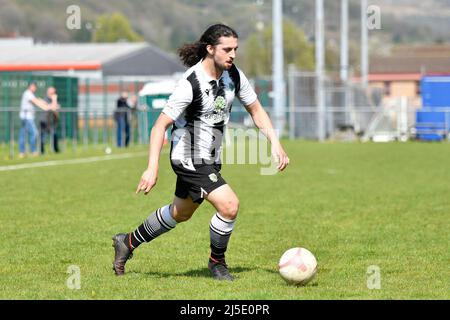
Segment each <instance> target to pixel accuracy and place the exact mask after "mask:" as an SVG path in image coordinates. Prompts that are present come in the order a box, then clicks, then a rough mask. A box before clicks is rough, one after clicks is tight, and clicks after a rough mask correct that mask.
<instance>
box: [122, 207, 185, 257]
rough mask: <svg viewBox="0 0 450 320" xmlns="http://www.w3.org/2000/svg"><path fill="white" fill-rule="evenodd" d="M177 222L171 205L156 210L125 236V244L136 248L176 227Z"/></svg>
mask: <svg viewBox="0 0 450 320" xmlns="http://www.w3.org/2000/svg"><path fill="white" fill-rule="evenodd" d="M176 224H177V222H176V221H175V220H174V219H173V217H172V215H171V214H170V205H166V206H164V207H162V208H159V209H158V210H156V211H154V212H153V213H152V214H151V215H150V216H149V217H148V218H147V219H146V220H145V221H144V222H143V223H142V224H141V225H140V226H139V227H138V228H137V229H136V230H134V231H133V232H131V233H129V234H128V236H127V237H125V244H126V245H127V247H128V248H129V249H130V250H134V249H136V248H137V247H138V246H139V245H141V244H142V243H144V242H150V241H152V240H153V239H155V238H156V237H158V236H160V235H162V234H163V233H166V232H168V231H170V230H172V229H173V228H175V226H176Z"/></svg>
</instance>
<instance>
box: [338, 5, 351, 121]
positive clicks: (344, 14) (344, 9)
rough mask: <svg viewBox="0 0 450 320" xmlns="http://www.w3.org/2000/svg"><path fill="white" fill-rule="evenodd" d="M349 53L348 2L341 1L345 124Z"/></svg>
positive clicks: (347, 102) (342, 81)
mask: <svg viewBox="0 0 450 320" xmlns="http://www.w3.org/2000/svg"><path fill="white" fill-rule="evenodd" d="M348 57H349V52H348V0H341V70H340V71H341V72H340V77H341V83H342V87H343V104H344V108H345V124H346V125H348V124H349V123H350V119H349V107H350V106H349V92H348V90H349V83H348V78H349V58H348Z"/></svg>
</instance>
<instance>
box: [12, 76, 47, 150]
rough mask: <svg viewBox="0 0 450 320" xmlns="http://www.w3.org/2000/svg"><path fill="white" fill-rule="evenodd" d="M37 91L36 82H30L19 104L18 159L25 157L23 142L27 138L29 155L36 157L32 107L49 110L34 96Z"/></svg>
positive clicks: (44, 103)
mask: <svg viewBox="0 0 450 320" xmlns="http://www.w3.org/2000/svg"><path fill="white" fill-rule="evenodd" d="M36 90H37V84H36V82H34V81H33V82H30V84H29V85H28V88H27V90H25V91H24V93H23V94H22V100H21V102H20V114H19V117H20V120H21V128H20V132H19V157H20V158H24V157H25V140H26V136H28V143H29V147H30V151H31V154H32V155H33V156H37V155H38V153H37V151H36V142H37V141H36V140H37V133H38V132H37V128H36V124H35V123H34V116H35V110H34V106H37V107H39V108H41V109H42V110H44V111H47V110H49V109H50V108H51V106H49V105H48V104H47V103H46V102H45V101H44V100H42V99H40V98H37V97H36V96H35V95H34V94H35V92H36Z"/></svg>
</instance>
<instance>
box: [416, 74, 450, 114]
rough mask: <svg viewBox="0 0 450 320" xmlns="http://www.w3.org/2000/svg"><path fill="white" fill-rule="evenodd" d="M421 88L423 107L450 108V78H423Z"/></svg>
mask: <svg viewBox="0 0 450 320" xmlns="http://www.w3.org/2000/svg"><path fill="white" fill-rule="evenodd" d="M420 87H421V94H422V106H423V107H427V108H442V107H450V76H426V77H423V78H422V80H421V83H420Z"/></svg>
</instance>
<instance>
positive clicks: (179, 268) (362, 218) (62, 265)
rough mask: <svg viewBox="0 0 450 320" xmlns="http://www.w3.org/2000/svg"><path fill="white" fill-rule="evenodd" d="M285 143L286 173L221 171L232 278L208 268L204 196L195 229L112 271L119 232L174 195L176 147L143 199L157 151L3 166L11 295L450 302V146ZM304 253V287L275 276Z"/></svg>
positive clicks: (0, 284) (4, 256)
mask: <svg viewBox="0 0 450 320" xmlns="http://www.w3.org/2000/svg"><path fill="white" fill-rule="evenodd" d="M285 146H286V149H287V151H288V153H289V156H290V159H291V165H290V167H289V168H288V169H287V170H286V171H285V172H283V173H281V174H278V175H275V176H261V175H260V174H259V170H260V166H258V165H248V166H243V165H225V166H224V168H223V171H222V173H223V176H224V177H225V179H226V180H227V181H228V183H229V184H230V185H231V186H232V188H233V189H234V190H235V192H236V193H237V195H238V196H239V198H240V202H241V208H240V213H239V217H238V222H237V223H236V226H235V230H234V232H233V236H232V238H231V241H230V246H229V249H228V252H227V260H228V263H229V265H230V267H231V271H232V273H233V274H234V275H235V276H236V277H237V280H236V281H234V282H232V283H223V282H215V281H214V280H212V279H210V278H209V273H208V270H207V269H206V262H207V257H208V254H209V231H208V225H209V220H210V218H211V216H212V214H213V212H214V210H213V208H212V206H211V205H210V204H208V203H206V202H205V203H204V204H203V205H202V206H201V207H200V208H199V209H198V211H197V212H196V213H195V215H194V216H193V218H192V219H191V220H190V221H188V222H186V223H183V224H179V225H178V226H177V227H176V228H175V229H174V230H173V231H171V232H170V233H168V234H165V235H163V236H161V237H160V238H158V239H156V240H154V241H153V242H151V243H150V244H146V245H143V246H142V247H140V248H139V249H138V250H137V251H136V253H135V256H134V258H133V259H132V260H130V261H129V263H128V264H127V271H128V272H127V274H126V276H124V277H115V276H114V274H113V271H112V270H111V262H112V258H113V248H112V247H111V236H112V235H113V234H115V233H118V232H124V231H130V230H133V229H134V228H135V227H136V226H137V225H139V224H140V223H142V221H143V220H144V219H145V218H146V217H147V216H148V215H149V214H150V213H151V211H152V210H154V209H156V208H158V207H160V206H162V205H165V204H167V203H169V201H171V199H172V197H173V191H174V187H175V185H174V182H175V175H174V174H173V172H172V170H171V168H170V166H169V162H168V155H167V149H166V151H165V152H166V153H165V154H163V155H162V160H161V168H160V173H159V180H158V184H157V186H156V187H155V189H154V190H153V191H152V192H151V193H150V194H149V195H148V196H143V195H139V196H137V195H135V194H134V190H135V187H136V184H137V182H138V179H139V177H140V175H141V173H142V170H143V169H144V168H145V166H146V162H147V159H146V156H137V157H135V158H131V159H120V160H110V161H101V162H95V163H86V164H77V165H61V166H53V167H44V168H34V169H25V170H18V171H7V172H0V181H1V183H2V190H1V192H0V226H1V232H0V241H1V242H0V243H1V246H0V261H1V263H0V288H1V290H0V299H296V300H297V299H299V300H303V299H449V298H450V295H449V292H450V290H449V289H450V288H449V280H450V270H449V262H450V253H449V230H450V226H449V221H450V145H449V144H445V143H443V144H437V143H436V144H435V143H404V144H399V143H391V144H371V143H369V144H357V143H356V144H339V143H324V144H318V143H312V142H298V141H297V142H290V141H286V142H285ZM146 149H147V147H146V146H142V147H134V148H132V149H131V150H126V151H124V150H121V151H120V152H130V151H131V152H138V151H139V152H141V151H145V150H146ZM117 152H118V151H117V150H114V152H113V154H116V153H117ZM98 154H102V150H101V149H98V150H93V151H85V152H82V151H79V152H77V153H70V152H67V153H66V154H61V155H50V156H47V157H43V158H38V159H32V160H29V159H26V160H24V161H23V162H27V161H43V160H53V159H65V158H74V157H87V156H92V155H98ZM103 154H104V153H103ZM0 161H1V165H11V164H18V163H23V162H21V161H18V160H0ZM296 246H302V247H306V248H308V249H309V250H311V251H312V252H313V253H314V254H315V256H316V257H317V260H318V264H319V271H318V274H317V277H316V278H315V280H314V281H313V282H312V283H310V284H308V285H307V286H305V287H295V286H289V285H287V284H285V282H284V281H283V280H282V279H281V277H280V276H279V274H278V272H277V263H278V259H279V258H280V256H281V254H282V253H283V252H284V251H285V250H286V249H288V248H290V247H296ZM70 265H77V266H79V267H80V269H81V289H80V290H70V289H68V287H67V286H66V280H67V279H68V277H69V276H70V275H69V274H68V273H66V272H67V268H68V267H69V266H70ZM372 265H376V266H378V267H380V270H381V289H380V290H369V289H368V288H367V279H368V275H367V274H366V272H367V269H368V267H369V266H372Z"/></svg>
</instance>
